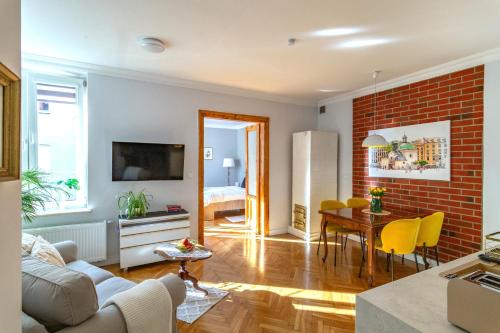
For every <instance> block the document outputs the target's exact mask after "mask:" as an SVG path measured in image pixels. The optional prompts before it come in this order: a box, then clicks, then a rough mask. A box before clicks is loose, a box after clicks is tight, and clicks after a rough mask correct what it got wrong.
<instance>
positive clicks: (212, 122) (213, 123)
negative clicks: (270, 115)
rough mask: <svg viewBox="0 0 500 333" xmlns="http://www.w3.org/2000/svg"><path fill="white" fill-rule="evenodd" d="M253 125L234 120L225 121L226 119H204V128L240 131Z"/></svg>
mask: <svg viewBox="0 0 500 333" xmlns="http://www.w3.org/2000/svg"><path fill="white" fill-rule="evenodd" d="M253 124H254V123H249V122H246V121H236V120H226V119H216V118H205V123H204V124H203V126H204V127H208V128H224V129H234V130H237V129H241V128H245V127H248V126H251V125H253Z"/></svg>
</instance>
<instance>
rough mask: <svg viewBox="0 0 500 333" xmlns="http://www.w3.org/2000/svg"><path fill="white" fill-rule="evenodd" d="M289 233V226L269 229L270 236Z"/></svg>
mask: <svg viewBox="0 0 500 333" xmlns="http://www.w3.org/2000/svg"><path fill="white" fill-rule="evenodd" d="M287 233H288V227H281V228H276V229H271V230H269V236H276V235H283V234H287Z"/></svg>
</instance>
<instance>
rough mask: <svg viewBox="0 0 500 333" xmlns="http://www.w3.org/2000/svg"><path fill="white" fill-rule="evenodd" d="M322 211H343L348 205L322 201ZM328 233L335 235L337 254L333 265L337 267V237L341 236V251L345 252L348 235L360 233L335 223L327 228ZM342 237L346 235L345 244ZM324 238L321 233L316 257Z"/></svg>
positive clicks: (339, 202) (336, 201)
mask: <svg viewBox="0 0 500 333" xmlns="http://www.w3.org/2000/svg"><path fill="white" fill-rule="evenodd" d="M320 207H321V208H320V209H321V210H336V209H342V208H346V205H345V204H344V203H343V202H342V201H338V200H324V201H321V206H320ZM326 232H327V233H331V234H333V233H335V254H334V259H333V265H334V266H337V239H338V238H337V237H338V234H340V245H341V246H340V249H341V250H342V251H343V250H345V248H346V245H347V235H348V234H353V233H358V231H356V230H352V229H348V228H344V227H343V226H341V225H338V224H334V223H329V224H328V225H327V226H326ZM342 235H345V238H346V239H345V243H344V241H343V238H342ZM360 237H361V235H360ZM322 238H323V233H322V232H321V233H320V235H319V241H318V248H317V250H316V255H318V254H319V248H320V246H321V240H322ZM324 242H325V243H326V242H328V240H327V239H325V240H324ZM325 260H326V257H323V261H325Z"/></svg>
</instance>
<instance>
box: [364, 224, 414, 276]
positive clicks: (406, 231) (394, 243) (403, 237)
mask: <svg viewBox="0 0 500 333" xmlns="http://www.w3.org/2000/svg"><path fill="white" fill-rule="evenodd" d="M420 221H421V220H420V218H417V219H411V220H410V219H403V220H396V221H392V222H390V223H389V224H387V225H386V226H385V227H384V228H383V229H382V233H381V235H380V238H377V239H376V240H375V249H376V250H379V251H383V252H385V253H386V254H387V268H389V259H391V279H392V281H394V255H396V254H403V255H404V254H410V253H415V247H416V245H417V237H418V232H419V229H420ZM415 264H416V265H418V263H417V262H415ZM361 265H363V262H361ZM417 267H418V266H417Z"/></svg>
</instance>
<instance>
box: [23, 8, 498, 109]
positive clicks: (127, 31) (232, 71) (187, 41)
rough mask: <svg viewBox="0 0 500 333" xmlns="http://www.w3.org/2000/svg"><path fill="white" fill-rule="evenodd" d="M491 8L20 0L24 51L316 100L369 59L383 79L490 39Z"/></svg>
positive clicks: (363, 80) (360, 77)
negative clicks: (150, 44) (158, 46)
mask: <svg viewBox="0 0 500 333" xmlns="http://www.w3.org/2000/svg"><path fill="white" fill-rule="evenodd" d="M499 13H500V1H498V0H481V1H470V0H440V1H436V0H421V1H400V0H379V1H373V0H357V1H354V0H353V1H345V0H337V1H334V0H331V1H326V0H323V1H321V0H294V1H290V0H253V1H248V0H210V1H207V0H183V1H178V0H156V1H154V0H143V1H132V0H107V1H102V0H85V1H78V0H65V1H62V0H44V1H39V0H23V1H22V50H23V53H24V54H36V55H42V56H47V57H55V58H61V59H66V60H72V61H79V62H84V63H90V64H96V65H103V66H110V67H116V68H123V69H129V70H135V71H141V72H148V73H154V74H155V75H163V76H166V77H170V78H175V79H183V80H192V81H197V82H202V83H205V84H216V85H221V86H227V87H234V88H240V89H245V90H249V91H254V92H261V93H267V94H273V95H276V96H286V97H290V98H294V99H298V100H301V101H303V102H304V103H313V102H316V101H318V100H321V99H325V98H329V97H332V96H335V95H337V94H342V93H345V92H347V91H351V90H354V89H358V88H361V87H365V86H367V85H369V84H370V83H371V80H372V78H371V72H372V71H373V70H374V69H380V70H382V74H381V76H380V80H381V81H385V80H390V79H393V78H396V77H399V76H402V75H405V74H409V73H412V72H415V71H419V70H422V69H425V68H428V67H431V66H435V65H439V64H442V63H445V62H448V61H451V60H454V59H458V58H461V57H465V56H468V55H471V54H475V53H479V52H482V51H485V50H489V49H492V48H495V47H498V46H500V19H499ZM325 29H334V30H327V31H325ZM141 36H153V37H158V38H161V39H162V40H164V41H165V42H166V43H167V44H168V47H167V50H166V51H165V52H164V53H160V54H153V53H147V52H145V51H144V50H142V49H141V48H140V47H139V45H138V43H137V39H138V38H139V37H141ZM289 38H296V40H297V41H296V43H295V45H293V46H288V43H287V40H288V39H289ZM362 42H366V43H367V44H371V45H368V46H364V47H361V46H359V44H360V43H362ZM321 90H324V91H321Z"/></svg>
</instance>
